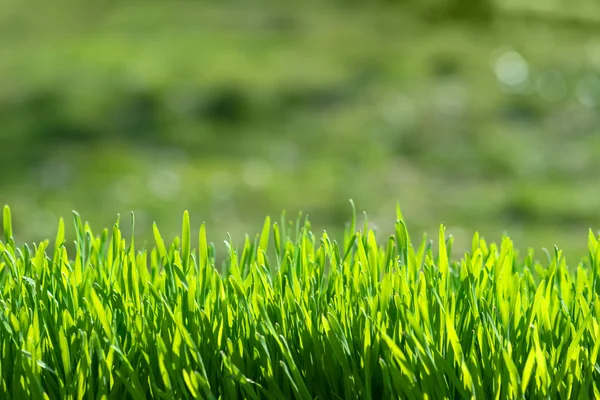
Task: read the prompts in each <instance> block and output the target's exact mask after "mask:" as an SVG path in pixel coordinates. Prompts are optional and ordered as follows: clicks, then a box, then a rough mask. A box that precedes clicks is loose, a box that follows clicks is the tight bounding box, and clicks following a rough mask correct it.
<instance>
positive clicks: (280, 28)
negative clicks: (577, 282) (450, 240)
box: [0, 0, 600, 257]
mask: <svg viewBox="0 0 600 400" xmlns="http://www.w3.org/2000/svg"><path fill="white" fill-rule="evenodd" d="M599 11H600V6H599V5H598V4H597V3H596V2H593V1H588V0H576V1H570V2H567V1H559V0H557V1H537V2H536V1H531V2H527V5H525V6H524V5H523V4H522V2H519V1H512V0H497V1H495V2H489V1H482V0H479V1H466V0H447V1H446V0H439V1H434V0H431V1H410V0H404V1H377V2H367V1H359V0H355V1H347V2H340V1H330V2H303V3H302V4H300V3H294V2H283V3H282V2H273V3H271V2H258V3H256V2H253V3H252V4H250V3H248V2H242V1H224V2H208V1H207V2H178V3H168V4H167V3H158V2H148V3H144V4H141V3H137V2H118V1H109V2H102V4H89V3H87V4H85V5H84V4H82V3H79V2H74V1H68V0H61V2H59V3H58V4H57V5H55V4H54V3H53V5H52V6H49V5H47V4H43V3H40V4H38V5H34V6H32V5H31V4H24V3H22V2H13V1H7V2H2V3H1V4H0V143H1V149H2V151H1V156H0V171H1V172H0V204H10V205H11V208H12V210H13V224H14V225H15V232H16V234H17V239H18V240H19V241H39V240H41V239H42V238H46V237H53V236H54V235H55V231H56V226H57V221H58V217H59V216H67V215H70V211H71V210H72V209H76V210H77V211H79V212H80V213H81V215H82V217H83V218H84V219H85V220H88V221H90V222H91V223H92V225H93V226H110V225H111V224H112V223H113V222H114V221H115V220H116V216H117V214H118V213H120V214H122V215H123V216H126V217H128V215H129V212H130V211H134V212H135V215H136V225H137V227H136V233H137V234H138V235H139V240H140V241H141V242H143V241H144V240H148V241H150V240H151V224H152V222H153V221H156V222H157V223H158V225H159V226H160V227H161V231H162V232H163V235H164V236H165V237H167V238H170V237H172V236H173V235H175V234H176V233H177V232H179V229H180V215H181V212H182V210H184V209H188V210H190V212H191V214H192V215H194V216H195V218H196V219H197V220H198V221H206V223H207V227H208V231H209V232H210V235H211V236H212V239H214V240H217V239H218V240H220V239H224V238H226V233H227V232H229V233H231V235H232V237H233V240H234V242H239V243H241V241H242V240H243V234H244V233H245V232H255V231H256V230H257V229H260V227H261V226H262V222H263V220H264V216H265V215H266V214H270V215H272V216H274V217H278V215H279V213H280V212H281V211H282V210H284V209H285V210H287V212H288V215H289V216H291V217H292V218H294V217H295V215H296V213H297V212H298V211H299V210H303V211H304V212H306V213H308V214H309V215H310V219H311V221H312V222H313V227H314V229H315V231H316V232H319V231H320V230H322V229H325V228H326V229H327V230H328V232H329V233H330V234H331V235H332V236H333V237H339V235H340V234H341V232H342V229H343V227H344V224H345V223H347V221H348V216H349V212H350V207H349V204H348V199H350V198H352V199H354V201H355V203H356V204H357V207H358V209H359V211H360V210H365V211H367V213H368V214H369V221H370V222H371V224H372V225H373V226H375V227H377V228H378V229H379V230H380V231H382V232H385V233H391V232H392V231H393V219H392V218H390V216H393V214H394V208H395V204H396V202H398V201H399V202H400V204H401V205H402V209H403V211H404V214H405V216H406V219H407V221H408V224H409V227H410V229H411V231H412V232H422V231H427V232H429V233H431V234H433V235H435V232H436V230H437V228H438V226H439V224H440V223H441V222H443V223H445V224H446V225H447V226H448V233H450V234H452V235H454V236H455V246H454V249H455V250H456V251H457V252H459V253H462V251H463V250H464V249H466V248H467V247H468V246H469V245H470V240H471V237H472V233H473V232H474V231H475V230H478V231H480V232H481V233H482V234H483V235H484V236H485V237H487V238H489V239H490V240H499V238H500V236H501V235H502V234H503V233H508V234H510V235H511V237H512V238H513V240H514V241H515V244H516V246H517V247H521V248H525V247H528V246H531V247H534V248H536V249H538V250H539V249H540V248H541V247H547V248H552V246H553V245H555V244H557V245H559V246H560V247H561V248H563V249H565V252H566V254H567V256H568V257H583V256H585V255H586V253H587V249H586V246H585V244H586V238H587V234H588V228H592V229H597V228H598V226H599V225H600V212H598V207H597V201H596V199H597V198H598V197H599V195H600V177H599V175H598V169H599V168H600V158H598V157H597V156H596V155H597V154H600V135H598V130H599V127H600V124H599V122H600V115H599V114H598V107H599V106H600V75H599V68H600V36H599V35H598V33H599V32H600V28H599V27H600V13H599ZM123 225H124V230H125V231H126V230H127V228H126V226H127V225H128V224H123Z"/></svg>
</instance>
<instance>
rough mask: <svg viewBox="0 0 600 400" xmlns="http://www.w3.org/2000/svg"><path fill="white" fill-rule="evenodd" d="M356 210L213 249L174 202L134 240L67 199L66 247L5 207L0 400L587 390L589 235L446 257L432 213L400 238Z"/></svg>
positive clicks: (530, 394) (598, 307)
mask: <svg viewBox="0 0 600 400" xmlns="http://www.w3.org/2000/svg"><path fill="white" fill-rule="evenodd" d="M355 215H356V214H355V213H353V217H352V219H351V222H350V223H349V224H347V228H346V230H345V232H344V235H343V238H340V240H339V241H336V240H333V239H332V238H331V237H329V235H328V234H327V233H326V232H323V233H322V234H319V235H317V234H316V233H315V232H313V229H312V228H311V224H310V222H309V221H308V220H307V219H304V218H300V217H299V218H298V219H297V220H296V221H295V222H294V221H288V220H286V219H285V217H284V216H282V219H281V221H279V222H272V221H271V220H270V219H269V218H266V220H265V223H264V227H263V229H262V231H261V232H260V233H259V234H257V235H255V236H246V240H245V242H244V244H243V246H241V247H240V246H237V245H235V244H234V243H232V241H231V240H228V241H226V242H225V246H224V247H223V246H215V244H213V243H212V242H210V241H209V240H208V239H207V233H206V226H205V225H204V224H202V225H201V227H200V229H199V234H198V236H197V239H196V237H195V235H192V233H191V232H192V228H191V224H190V217H189V214H188V212H185V213H184V216H183V222H182V224H181V226H182V230H181V235H179V236H178V237H176V238H175V239H174V240H173V241H172V242H169V241H165V240H164V239H163V237H162V236H161V234H160V232H159V230H158V228H157V226H156V225H154V227H153V229H152V234H153V236H154V241H155V244H154V245H152V246H149V247H146V248H142V247H140V246H137V245H136V242H135V236H132V237H131V238H130V239H127V238H125V237H123V233H122V231H121V229H120V225H121V222H119V220H118V221H117V222H116V223H115V225H114V226H113V227H112V228H111V229H104V230H103V231H101V232H100V233H99V234H98V233H93V232H92V230H91V228H90V226H89V224H87V223H84V222H83V221H82V219H81V217H80V216H79V214H77V213H74V228H75V229H74V231H75V241H74V242H75V246H74V250H73V251H71V252H69V251H68V250H67V247H66V243H68V240H67V236H66V232H65V225H64V222H63V220H62V219H61V220H60V223H59V226H58V232H57V236H56V240H55V241H54V242H53V243H50V242H49V241H43V242H40V243H39V244H34V245H31V246H28V245H22V246H20V247H18V246H17V245H16V243H15V241H14V236H13V228H12V224H11V220H12V217H11V213H10V210H9V208H8V207H6V208H5V209H4V218H3V230H4V241H0V255H1V258H0V260H1V261H0V307H2V308H1V309H2V312H1V313H0V352H1V356H0V393H2V398H6V399H21V398H35V399H42V398H50V399H58V398H65V399H67V398H70V399H84V398H86V399H87V398H90V399H91V398H102V399H112V398H117V399H125V398H127V399H130V398H131V399H145V398H164V399H172V398H207V399H208V398H228V399H233V398H254V399H259V398H265V399H290V398H296V399H312V398H320V399H334V398H348V399H350V398H364V399H380V398H396V397H399V398H407V399H420V398H430V399H438V398H439V399H441V398H453V399H454V398H479V399H488V398H507V399H522V398H563V399H565V398H581V399H585V398H591V397H595V398H598V397H599V396H600V391H599V389H598V384H599V383H600V366H599V365H598V350H599V349H600V340H599V339H598V338H599V337H600V335H599V332H598V329H599V325H598V315H599V313H600V299H598V296H597V293H598V292H599V291H600V281H599V280H598V277H599V276H600V243H599V240H598V238H597V237H595V236H594V234H593V233H592V232H591V231H590V234H589V238H588V248H589V260H586V261H582V262H580V263H579V264H578V265H571V266H570V268H569V267H568V265H567V262H566V260H565V257H564V256H563V253H562V252H561V251H560V250H558V249H555V250H554V251H552V252H545V253H543V254H541V255H536V254H535V253H534V252H533V250H528V251H526V252H524V253H520V252H519V251H518V250H517V249H515V248H514V247H513V243H512V241H511V239H510V238H508V237H504V238H502V241H501V242H500V244H499V245H497V244H494V243H488V242H486V241H485V240H484V239H483V238H482V237H480V236H479V234H477V233H476V234H475V235H474V236H473V240H472V245H471V246H470V249H469V251H468V252H465V253H464V256H463V257H462V258H460V259H454V258H452V257H451V254H452V251H451V249H452V246H453V238H452V237H451V236H447V235H446V233H445V228H444V226H442V227H441V228H440V230H439V237H438V238H437V241H436V244H435V245H434V242H433V241H429V240H427V239H426V238H423V240H420V241H417V245H416V246H413V244H412V243H413V242H412V240H411V238H410V236H409V233H408V231H407V229H406V225H405V223H404V221H403V216H402V214H401V212H400V209H399V208H398V209H397V219H396V222H395V233H394V235H391V236H389V237H377V235H376V232H375V231H373V230H371V229H369V226H368V224H367V222H366V219H365V226H364V228H362V229H361V227H359V226H358V225H357V221H356V216H355ZM134 224H135V223H134V220H133V219H132V225H134ZM132 231H133V228H132ZM193 236H194V239H192V237H193ZM196 240H197V241H196ZM220 249H224V250H225V252H224V254H218V253H220V252H221V250H220Z"/></svg>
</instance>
